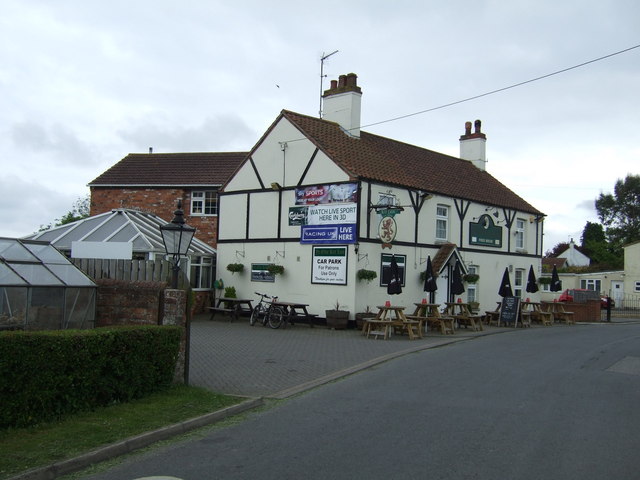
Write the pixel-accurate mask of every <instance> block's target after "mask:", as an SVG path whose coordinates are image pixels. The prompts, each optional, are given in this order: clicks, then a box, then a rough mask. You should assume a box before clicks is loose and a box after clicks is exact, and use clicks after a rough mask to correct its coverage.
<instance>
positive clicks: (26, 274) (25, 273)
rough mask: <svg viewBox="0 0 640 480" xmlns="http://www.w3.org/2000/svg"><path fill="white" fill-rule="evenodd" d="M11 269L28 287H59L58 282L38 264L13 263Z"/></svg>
mask: <svg viewBox="0 0 640 480" xmlns="http://www.w3.org/2000/svg"><path fill="white" fill-rule="evenodd" d="M11 267H12V268H13V269H14V270H15V271H16V272H17V273H18V275H20V276H21V277H22V278H24V279H25V280H26V281H27V282H28V283H29V284H30V285H61V283H60V280H58V279H57V278H56V277H55V275H54V274H53V273H51V272H50V271H49V270H47V269H46V268H45V266H44V265H42V264H40V263H14V264H12V265H11Z"/></svg>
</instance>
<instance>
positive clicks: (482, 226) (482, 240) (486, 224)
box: [469, 214, 502, 248]
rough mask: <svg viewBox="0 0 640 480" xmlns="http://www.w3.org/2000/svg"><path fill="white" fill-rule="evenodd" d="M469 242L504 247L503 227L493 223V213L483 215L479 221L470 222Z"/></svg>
mask: <svg viewBox="0 0 640 480" xmlns="http://www.w3.org/2000/svg"><path fill="white" fill-rule="evenodd" d="M469 243H470V244H471V245H481V246H483V247H495V248H501V247H502V227H498V226H497V225H495V224H494V223H493V219H492V218H491V215H487V214H484V215H481V216H480V218H479V219H478V222H477V223H475V222H469Z"/></svg>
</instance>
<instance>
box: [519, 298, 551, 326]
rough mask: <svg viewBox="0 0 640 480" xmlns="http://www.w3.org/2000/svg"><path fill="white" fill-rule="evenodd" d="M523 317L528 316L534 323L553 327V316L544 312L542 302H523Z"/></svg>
mask: <svg viewBox="0 0 640 480" xmlns="http://www.w3.org/2000/svg"><path fill="white" fill-rule="evenodd" d="M522 315H523V317H524V316H526V315H528V316H529V317H530V318H531V320H532V321H534V322H539V323H541V324H542V325H553V314H552V313H551V312H547V311H544V310H542V305H541V304H540V302H522Z"/></svg>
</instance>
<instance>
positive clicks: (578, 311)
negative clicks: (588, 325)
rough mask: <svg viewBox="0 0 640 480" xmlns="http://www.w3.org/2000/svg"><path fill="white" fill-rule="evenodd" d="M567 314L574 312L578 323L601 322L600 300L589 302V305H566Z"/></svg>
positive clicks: (566, 303)
mask: <svg viewBox="0 0 640 480" xmlns="http://www.w3.org/2000/svg"><path fill="white" fill-rule="evenodd" d="M564 309H565V310H566V311H567V312H573V318H574V320H575V321H576V322H599V321H600V320H601V317H600V302H599V301H598V300H587V303H569V302H565V303H564Z"/></svg>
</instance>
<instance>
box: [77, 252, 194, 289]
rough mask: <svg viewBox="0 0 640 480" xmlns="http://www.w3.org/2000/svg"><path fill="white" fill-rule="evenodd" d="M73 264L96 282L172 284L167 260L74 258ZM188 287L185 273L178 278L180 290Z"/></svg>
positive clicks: (169, 265)
mask: <svg viewBox="0 0 640 480" xmlns="http://www.w3.org/2000/svg"><path fill="white" fill-rule="evenodd" d="M71 261H72V262H73V264H74V265H75V266H76V267H78V268H79V269H80V270H82V271H83V272H84V273H86V274H87V275H88V276H89V277H91V278H93V279H94V280H99V279H101V278H110V279H113V280H125V281H131V282H167V283H168V282H170V281H171V267H172V265H171V264H170V263H169V261H167V260H108V259H100V258H73V259H71ZM186 287H188V279H187V278H186V276H185V274H184V272H183V271H181V272H180V275H179V276H178V288H186Z"/></svg>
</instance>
